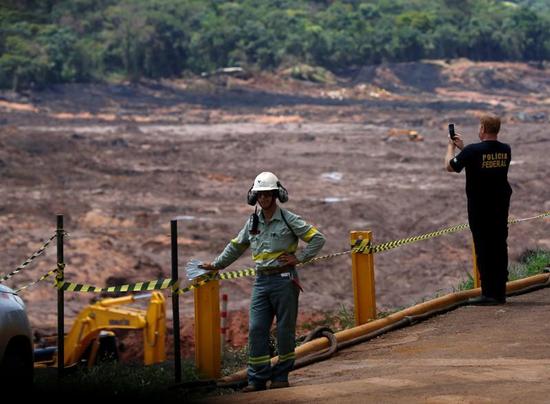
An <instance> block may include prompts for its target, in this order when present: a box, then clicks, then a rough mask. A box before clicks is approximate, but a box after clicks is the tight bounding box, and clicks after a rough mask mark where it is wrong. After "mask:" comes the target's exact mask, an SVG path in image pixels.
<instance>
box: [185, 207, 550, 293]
mask: <svg viewBox="0 0 550 404" xmlns="http://www.w3.org/2000/svg"><path fill="white" fill-rule="evenodd" d="M546 216H550V211H548V212H544V213H541V214H540V215H536V216H532V217H528V218H524V219H510V220H508V223H509V224H514V223H519V222H524V221H527V220H533V219H540V218H543V217H546ZM469 227H470V226H469V225H468V224H466V223H463V224H458V225H455V226H450V227H447V228H445V229H441V230H437V231H433V232H430V233H426V234H421V235H419V236H412V237H407V238H403V239H400V240H395V241H388V242H386V243H381V244H375V245H373V246H371V245H370V242H367V241H366V240H363V241H361V240H357V243H356V244H355V245H353V246H352V248H351V249H350V250H347V251H342V252H337V253H332V254H327V255H323V256H320V257H315V258H313V259H311V260H309V261H306V262H303V263H300V264H298V265H296V266H297V267H299V266H303V265H309V264H312V263H315V262H317V261H322V260H326V259H329V258H334V257H338V256H342V255H347V254H350V253H363V254H371V253H372V254H374V253H379V252H383V251H388V250H391V249H393V248H397V247H399V246H402V245H405V244H410V243H415V242H417V241H421V240H427V239H430V238H435V237H439V236H442V235H444V234H449V233H455V232H458V231H462V230H465V229H467V228H469ZM255 274H256V270H255V269H254V268H246V269H241V270H238V271H231V272H221V273H219V272H217V271H216V272H213V273H212V275H209V276H207V277H203V278H201V279H200V280H198V281H195V283H193V284H192V285H189V286H187V287H185V288H181V289H178V290H177V291H178V293H180V294H184V293H187V292H189V291H191V290H193V289H196V288H198V287H200V286H202V285H204V284H206V283H208V282H210V281H212V280H215V279H219V280H226V279H237V278H244V277H246V276H253V275H255Z"/></svg>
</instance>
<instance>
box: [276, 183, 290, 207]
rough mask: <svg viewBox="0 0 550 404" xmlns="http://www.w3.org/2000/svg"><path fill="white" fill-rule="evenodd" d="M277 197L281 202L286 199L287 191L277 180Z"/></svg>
mask: <svg viewBox="0 0 550 404" xmlns="http://www.w3.org/2000/svg"><path fill="white" fill-rule="evenodd" d="M277 197H278V198H279V201H281V203H285V202H287V201H288V191H287V190H286V188H285V187H283V185H282V184H281V183H280V182H279V181H277Z"/></svg>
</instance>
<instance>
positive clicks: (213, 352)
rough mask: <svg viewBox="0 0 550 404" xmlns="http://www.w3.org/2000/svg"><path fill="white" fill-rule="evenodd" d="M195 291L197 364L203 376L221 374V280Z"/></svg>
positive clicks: (218, 375)
mask: <svg viewBox="0 0 550 404" xmlns="http://www.w3.org/2000/svg"><path fill="white" fill-rule="evenodd" d="M194 293H195V364H196V366H197V372H198V373H199V375H200V377H202V378H209V379H217V378H218V377H220V375H221V344H220V332H221V329H220V281H219V280H213V281H211V282H208V283H206V284H204V285H202V286H201V287H200V288H196V289H195V290H194Z"/></svg>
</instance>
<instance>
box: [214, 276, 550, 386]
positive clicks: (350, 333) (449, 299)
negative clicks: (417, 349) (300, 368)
mask: <svg viewBox="0 0 550 404" xmlns="http://www.w3.org/2000/svg"><path fill="white" fill-rule="evenodd" d="M549 279H550V274H547V273H545V274H539V275H534V276H530V277H529V278H524V279H519V280H516V281H512V282H508V283H507V285H506V291H507V292H509V293H510V292H515V291H517V290H520V289H524V288H526V287H529V286H532V285H537V284H541V283H545V282H548V280H549ZM480 293H481V289H480V288H476V289H470V290H465V291H461V292H455V293H450V294H448V295H445V296H441V297H437V298H435V299H433V300H429V301H427V302H423V303H420V304H417V305H414V306H411V307H409V308H407V309H404V310H401V311H399V312H397V313H393V314H390V315H389V316H387V317H384V318H380V319H378V320H374V321H371V322H369V323H367V324H362V325H360V326H357V327H353V328H349V329H347V330H343V331H339V332H337V333H335V334H334V335H335V336H336V340H337V341H338V342H345V341H350V340H352V339H355V338H358V337H361V336H363V335H366V334H369V333H371V332H374V331H377V330H380V329H381V328H384V327H387V326H389V325H392V324H395V323H397V322H398V321H400V320H402V319H403V318H404V317H406V316H416V315H420V314H424V313H427V312H430V311H433V310H437V309H442V308H444V307H447V306H449V305H452V304H454V303H458V302H461V301H463V300H466V299H469V298H471V297H475V296H477V295H479V294H480ZM328 347H329V341H328V339H327V338H326V337H321V338H317V339H314V340H313V341H310V342H306V343H305V344H303V345H300V346H299V347H297V348H296V359H299V358H302V357H304V356H306V355H308V354H310V353H313V352H318V351H322V350H325V349H327V348H328ZM277 360H278V357H275V358H272V359H271V363H272V365H273V364H275V363H277ZM244 379H246V369H244V370H241V371H239V372H236V373H233V374H232V375H229V376H226V377H223V378H221V379H219V380H218V383H220V384H226V383H227V384H228V383H233V382H238V381H241V380H244Z"/></svg>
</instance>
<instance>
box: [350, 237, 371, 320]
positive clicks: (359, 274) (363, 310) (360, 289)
mask: <svg viewBox="0 0 550 404" xmlns="http://www.w3.org/2000/svg"><path fill="white" fill-rule="evenodd" d="M357 240H367V241H368V242H370V243H371V244H372V233H371V232H370V231H352V232H350V241H351V245H355V242H356V241H357ZM351 272H352V281H353V302H354V305H355V325H361V324H365V323H366V322H368V321H369V320H374V319H375V318H376V291H375V288H374V256H373V254H372V253H368V254H365V253H352V254H351Z"/></svg>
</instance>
